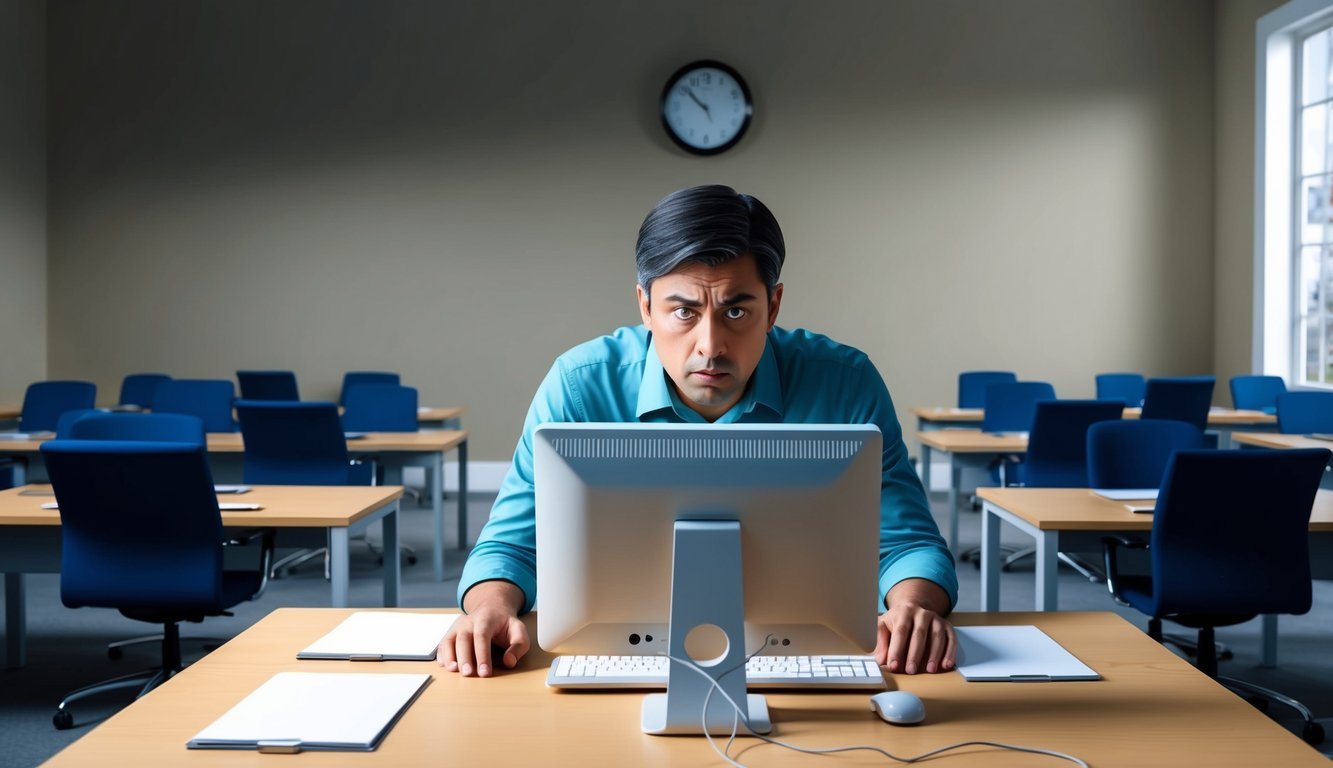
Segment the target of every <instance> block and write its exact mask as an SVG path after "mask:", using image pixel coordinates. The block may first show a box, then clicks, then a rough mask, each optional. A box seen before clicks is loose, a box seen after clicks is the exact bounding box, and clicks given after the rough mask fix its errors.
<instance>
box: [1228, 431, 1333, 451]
mask: <svg viewBox="0 0 1333 768" xmlns="http://www.w3.org/2000/svg"><path fill="white" fill-rule="evenodd" d="M1231 439H1232V440H1234V441H1235V442H1237V443H1241V444H1242V445H1255V446H1259V447H1260V448H1328V449H1329V450H1333V440H1316V439H1314V438H1312V437H1306V436H1305V435H1284V434H1281V433H1278V432H1232V433H1231Z"/></svg>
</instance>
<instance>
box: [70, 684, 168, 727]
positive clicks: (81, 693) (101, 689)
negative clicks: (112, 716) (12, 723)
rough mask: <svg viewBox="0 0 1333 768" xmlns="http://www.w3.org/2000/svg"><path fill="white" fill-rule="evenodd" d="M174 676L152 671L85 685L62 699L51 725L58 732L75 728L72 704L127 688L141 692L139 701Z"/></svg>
mask: <svg viewBox="0 0 1333 768" xmlns="http://www.w3.org/2000/svg"><path fill="white" fill-rule="evenodd" d="M172 674H174V673H172V672H168V671H167V670H164V669H150V670H145V671H143V672H135V673H133V674H129V675H121V676H120V677H113V678H111V679H110V680H103V681H102V682H100V683H93V684H92V685H85V686H84V687H82V688H80V689H78V690H76V691H71V692H70V693H67V694H65V698H64V699H61V701H60V704H59V705H57V706H56V713H55V715H53V716H52V717H51V723H52V724H53V725H54V726H55V727H56V730H58V731H64V730H68V729H70V728H73V727H74V715H73V714H71V713H70V711H69V705H70V704H73V703H74V702H76V701H81V700H83V699H87V698H90V697H92V696H96V695H98V694H100V693H106V692H107V691H119V690H124V689H126V688H132V689H133V688H137V689H138V690H139V692H138V693H137V694H135V696H134V698H136V699H137V698H139V697H140V696H143V695H144V694H145V693H148V692H149V691H151V690H153V689H154V688H156V687H158V686H159V685H161V684H162V683H164V682H166V680H167V678H169V677H171V675H172Z"/></svg>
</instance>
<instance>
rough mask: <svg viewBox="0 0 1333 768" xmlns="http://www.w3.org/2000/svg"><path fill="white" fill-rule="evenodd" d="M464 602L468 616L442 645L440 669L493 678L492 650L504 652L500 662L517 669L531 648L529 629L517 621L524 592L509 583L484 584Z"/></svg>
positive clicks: (459, 620) (456, 624)
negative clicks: (498, 649) (520, 660)
mask: <svg viewBox="0 0 1333 768" xmlns="http://www.w3.org/2000/svg"><path fill="white" fill-rule="evenodd" d="M463 602H464V605H463V610H464V611H466V612H467V613H466V615H464V616H459V617H458V619H457V620H456V621H454V623H453V626H451V627H450V628H449V632H448V633H447V634H446V635H445V636H444V639H443V640H441V641H440V648H439V652H438V653H437V654H436V656H437V659H438V661H439V664H440V666H442V667H444V668H445V669H447V670H449V671H450V672H458V673H459V674H461V675H463V676H464V677H471V676H472V675H473V674H475V675H476V676H477V677H490V676H491V675H492V674H493V673H494V671H495V665H494V663H493V661H492V658H491V657H492V653H491V649H492V647H495V648H503V649H504V653H503V654H501V657H500V661H501V663H502V664H504V665H505V668H507V669H513V668H514V667H515V666H517V665H518V660H519V659H521V658H523V654H525V653H527V652H528V649H529V648H530V647H531V641H530V640H529V637H528V629H527V627H525V626H524V625H523V622H522V621H520V620H519V618H518V612H519V610H520V609H521V608H522V607H523V604H524V596H523V590H521V589H519V588H518V587H517V586H515V585H514V584H513V583H511V582H508V581H498V580H497V581H485V582H482V583H480V584H476V585H474V586H473V587H472V589H469V590H468V591H467V595H466V596H465V597H464V599H463Z"/></svg>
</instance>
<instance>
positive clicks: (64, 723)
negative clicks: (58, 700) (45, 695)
mask: <svg viewBox="0 0 1333 768" xmlns="http://www.w3.org/2000/svg"><path fill="white" fill-rule="evenodd" d="M51 724H52V725H54V726H55V727H56V730H57V731H68V730H69V729H70V728H73V727H74V715H71V714H70V713H69V710H68V709H57V710H56V713H55V715H54V716H52V718H51Z"/></svg>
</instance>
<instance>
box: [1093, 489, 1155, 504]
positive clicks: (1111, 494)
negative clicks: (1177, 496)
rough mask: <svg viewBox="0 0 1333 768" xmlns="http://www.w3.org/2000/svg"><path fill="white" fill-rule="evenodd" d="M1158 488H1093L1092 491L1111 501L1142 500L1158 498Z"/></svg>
mask: <svg viewBox="0 0 1333 768" xmlns="http://www.w3.org/2000/svg"><path fill="white" fill-rule="evenodd" d="M1158 491H1159V489H1157V488H1093V489H1092V492H1093V493H1095V494H1097V495H1098V496H1101V497H1102V498H1103V499H1110V500H1111V501H1141V500H1148V499H1156V498H1157V493H1158Z"/></svg>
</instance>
